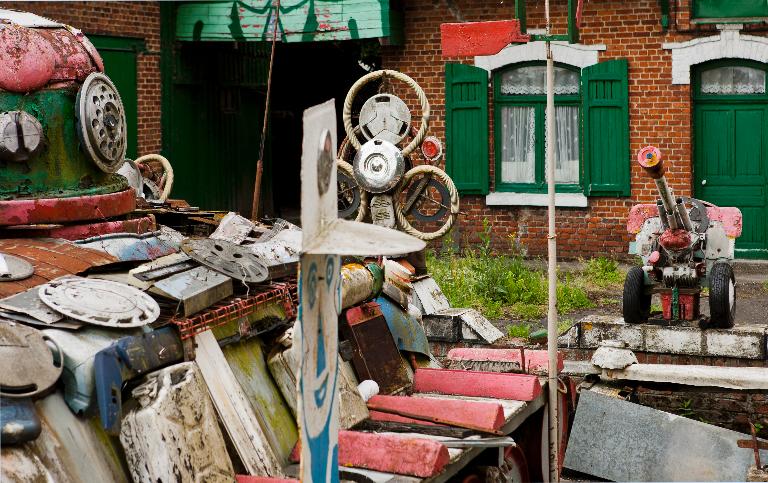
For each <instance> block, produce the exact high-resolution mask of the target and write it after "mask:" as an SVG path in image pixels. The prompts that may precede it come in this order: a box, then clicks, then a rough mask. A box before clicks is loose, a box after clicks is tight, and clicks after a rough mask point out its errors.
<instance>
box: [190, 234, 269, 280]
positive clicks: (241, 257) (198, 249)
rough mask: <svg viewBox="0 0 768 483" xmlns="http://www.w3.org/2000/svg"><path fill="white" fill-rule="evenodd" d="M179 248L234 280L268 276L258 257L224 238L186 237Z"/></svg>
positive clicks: (195, 259) (259, 278)
mask: <svg viewBox="0 0 768 483" xmlns="http://www.w3.org/2000/svg"><path fill="white" fill-rule="evenodd" d="M181 249H182V250H183V251H184V253H186V254H187V255H188V256H189V258H191V259H192V260H194V261H196V262H198V263H200V264H203V265H205V266H206V267H208V268H211V269H213V270H216V271H217V272H221V273H223V274H224V275H227V276H229V277H232V278H234V279H235V280H241V281H243V282H247V283H259V282H263V281H264V280H266V279H267V277H268V276H269V271H268V270H267V267H265V266H264V264H263V263H262V262H261V259H260V258H259V257H257V256H256V255H254V254H253V252H251V251H250V250H248V248H246V247H242V246H240V245H235V244H234V243H231V242H228V241H226V240H213V239H210V238H202V239H186V240H184V241H183V242H182V244H181Z"/></svg>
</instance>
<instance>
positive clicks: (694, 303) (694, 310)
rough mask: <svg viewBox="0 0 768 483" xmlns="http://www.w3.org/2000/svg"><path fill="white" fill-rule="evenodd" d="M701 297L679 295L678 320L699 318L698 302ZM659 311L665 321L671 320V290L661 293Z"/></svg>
mask: <svg viewBox="0 0 768 483" xmlns="http://www.w3.org/2000/svg"><path fill="white" fill-rule="evenodd" d="M700 298H701V295H700V294H698V293H695V294H682V293H681V294H679V295H678V296H677V308H678V317H677V318H678V320H696V319H698V318H699V315H700V314H699V300H700ZM661 310H662V312H663V316H664V318H665V319H667V320H672V290H669V291H668V292H662V293H661Z"/></svg>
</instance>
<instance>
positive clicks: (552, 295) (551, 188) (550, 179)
mask: <svg viewBox="0 0 768 483" xmlns="http://www.w3.org/2000/svg"><path fill="white" fill-rule="evenodd" d="M544 15H545V17H546V35H547V39H549V38H550V35H551V33H552V20H551V18H550V14H549V0H544ZM546 50H547V115H546V119H547V136H546V139H548V140H549V142H548V143H547V197H548V212H547V214H548V219H549V220H548V221H549V223H548V224H549V235H548V236H547V255H548V258H549V259H548V264H547V265H548V274H547V275H548V284H549V305H548V309H547V355H548V358H549V368H548V369H549V370H548V371H547V374H548V375H547V388H548V390H549V391H548V392H549V401H548V404H547V407H548V410H549V418H548V421H549V427H548V430H549V481H551V482H557V481H559V471H558V466H559V464H558V462H559V458H558V448H559V446H560V445H559V435H558V428H559V426H560V425H559V424H558V408H557V402H558V400H559V399H560V398H559V396H558V393H557V388H558V380H557V369H558V367H557V238H556V237H557V235H556V232H555V87H554V86H555V66H554V60H553V58H552V44H551V43H550V41H549V40H547V43H546Z"/></svg>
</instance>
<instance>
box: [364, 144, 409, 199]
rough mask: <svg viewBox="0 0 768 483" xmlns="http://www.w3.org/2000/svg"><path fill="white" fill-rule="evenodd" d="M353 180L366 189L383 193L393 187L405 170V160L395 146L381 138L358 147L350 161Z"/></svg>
mask: <svg viewBox="0 0 768 483" xmlns="http://www.w3.org/2000/svg"><path fill="white" fill-rule="evenodd" d="M352 168H353V170H354V174H355V181H357V183H358V184H359V185H360V186H361V187H362V188H363V189H364V190H366V191H370V192H371V193H384V192H386V191H389V190H391V189H392V188H394V187H395V186H396V185H397V183H398V182H399V181H400V179H401V178H402V177H403V172H404V171H405V160H404V159H403V154H402V153H401V152H400V150H399V149H397V146H395V145H394V144H392V143H391V142H389V141H385V140H383V139H374V140H371V141H368V142H367V143H365V144H363V145H362V146H361V147H360V150H359V151H358V152H357V154H356V155H355V159H354V161H353V163H352Z"/></svg>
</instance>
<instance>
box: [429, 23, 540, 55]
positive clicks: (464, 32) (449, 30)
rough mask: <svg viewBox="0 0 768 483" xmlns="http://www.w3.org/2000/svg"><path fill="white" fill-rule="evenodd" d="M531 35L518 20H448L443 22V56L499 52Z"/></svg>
mask: <svg viewBox="0 0 768 483" xmlns="http://www.w3.org/2000/svg"><path fill="white" fill-rule="evenodd" d="M529 40H530V37H529V36H528V35H523V33H522V32H521V31H520V22H519V21H518V20H496V21H491V22H463V23H444V24H441V25H440V43H441V45H442V49H443V57H464V56H475V55H493V54H498V53H499V51H501V49H503V48H504V47H506V46H507V45H509V44H513V43H526V42H528V41H529Z"/></svg>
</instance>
